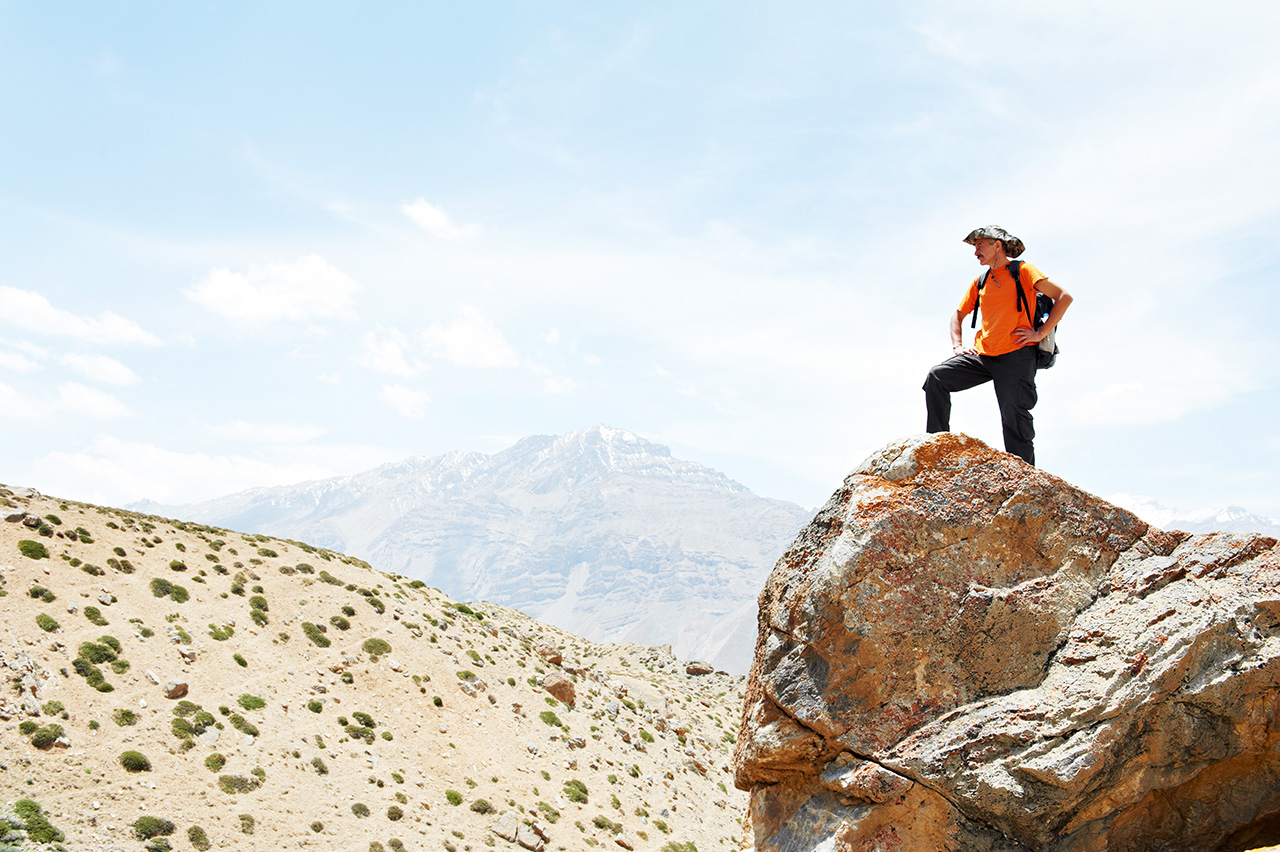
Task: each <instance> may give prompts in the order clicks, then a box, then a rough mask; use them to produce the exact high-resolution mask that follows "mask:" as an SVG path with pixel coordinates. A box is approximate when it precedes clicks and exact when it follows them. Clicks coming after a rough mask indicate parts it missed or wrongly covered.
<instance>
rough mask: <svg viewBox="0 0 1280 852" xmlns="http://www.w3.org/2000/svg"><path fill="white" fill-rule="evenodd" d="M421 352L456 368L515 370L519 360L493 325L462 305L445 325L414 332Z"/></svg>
mask: <svg viewBox="0 0 1280 852" xmlns="http://www.w3.org/2000/svg"><path fill="white" fill-rule="evenodd" d="M418 334H419V337H420V340H421V342H422V347H423V349H424V350H425V351H426V352H427V353H428V354H431V355H434V356H436V357H439V358H443V359H444V360H446V361H449V362H450V363H453V364H457V365H458V366H460V367H518V366H520V357H519V356H518V355H517V354H516V351H515V350H514V349H512V348H511V344H509V343H507V340H506V338H505V337H503V336H502V332H501V331H499V330H498V328H497V326H495V325H494V324H493V322H492V321H491V320H490V319H489V318H488V317H486V316H485V315H484V314H482V313H481V312H480V311H478V310H476V309H475V308H473V307H470V306H466V307H463V308H462V309H461V310H460V311H459V316H458V317H457V318H456V319H454V321H453V322H452V323H450V324H449V325H439V324H433V325H431V326H429V327H428V328H427V329H425V330H423V331H420V332H418Z"/></svg>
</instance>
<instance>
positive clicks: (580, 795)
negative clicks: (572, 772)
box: [564, 778, 587, 805]
mask: <svg viewBox="0 0 1280 852" xmlns="http://www.w3.org/2000/svg"><path fill="white" fill-rule="evenodd" d="M564 796H565V798H566V799H568V800H569V801H571V802H577V803H578V804H580V805H585V804H586V803H587V785H586V784H583V783H582V782H581V781H579V780H578V779H577V778H574V779H573V780H571V781H566V782H565V784H564Z"/></svg>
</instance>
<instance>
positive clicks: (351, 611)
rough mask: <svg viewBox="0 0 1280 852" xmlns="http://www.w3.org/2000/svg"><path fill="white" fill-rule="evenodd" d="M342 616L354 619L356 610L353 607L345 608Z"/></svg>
mask: <svg viewBox="0 0 1280 852" xmlns="http://www.w3.org/2000/svg"><path fill="white" fill-rule="evenodd" d="M342 614H343V615H345V616H347V617H349V618H354V617H355V614H356V608H355V607H353V606H344V607H343V608H342Z"/></svg>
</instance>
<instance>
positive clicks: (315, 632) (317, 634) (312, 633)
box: [302, 621, 333, 648]
mask: <svg viewBox="0 0 1280 852" xmlns="http://www.w3.org/2000/svg"><path fill="white" fill-rule="evenodd" d="M302 632H303V633H305V634H306V636H307V638H308V639H310V640H311V641H312V642H313V643H314V644H315V645H316V646H317V647H319V648H328V647H329V646H330V645H332V644H333V643H332V642H330V641H329V637H328V636H325V635H324V628H323V627H320V626H319V625H316V624H312V623H311V622H310V621H304V622H302Z"/></svg>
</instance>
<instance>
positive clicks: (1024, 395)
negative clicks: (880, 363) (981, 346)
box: [924, 346, 1036, 464]
mask: <svg viewBox="0 0 1280 852" xmlns="http://www.w3.org/2000/svg"><path fill="white" fill-rule="evenodd" d="M984 382H992V383H994V385H995V391H996V402H997V404H999V406H1000V423H1001V425H1002V426H1003V427H1004V448H1005V451H1006V452H1010V453H1013V454H1014V455H1015V456H1020V457H1021V458H1022V459H1023V460H1024V461H1026V462H1027V464H1035V463H1036V451H1035V447H1034V446H1033V443H1032V442H1033V441H1034V439H1035V437H1036V430H1035V426H1034V425H1033V424H1032V419H1031V409H1033V408H1035V405H1036V348H1035V347H1034V346H1024V347H1023V348H1021V349H1016V350H1014V351H1013V352H1009V353H1007V354H1005V355H995V356H991V355H967V354H966V355H956V356H954V357H952V358H948V359H947V360H946V361H943V362H942V363H941V364H939V365H938V366H936V367H934V368H933V369H932V370H930V371H929V375H928V376H927V377H926V378H925V380H924V402H925V409H926V410H927V412H928V423H927V425H926V426H925V428H926V429H927V430H928V431H929V432H950V431H951V393H952V392H953V391H962V390H968V389H969V388H972V387H976V386H978V385H980V384H983V383H984Z"/></svg>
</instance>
